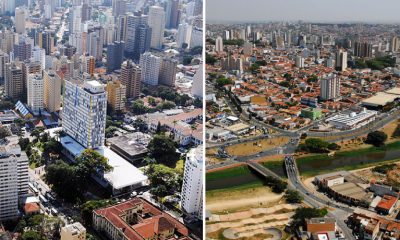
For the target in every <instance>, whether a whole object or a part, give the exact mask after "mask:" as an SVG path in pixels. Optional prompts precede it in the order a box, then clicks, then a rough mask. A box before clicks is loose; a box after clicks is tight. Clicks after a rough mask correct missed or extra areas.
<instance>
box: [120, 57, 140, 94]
mask: <svg viewBox="0 0 400 240" xmlns="http://www.w3.org/2000/svg"><path fill="white" fill-rule="evenodd" d="M120 80H121V83H122V84H123V85H125V86H126V98H138V97H139V96H140V86H141V81H142V69H141V68H140V66H139V65H136V64H134V63H132V61H130V60H128V61H126V62H124V63H123V64H122V66H121V77H120Z"/></svg>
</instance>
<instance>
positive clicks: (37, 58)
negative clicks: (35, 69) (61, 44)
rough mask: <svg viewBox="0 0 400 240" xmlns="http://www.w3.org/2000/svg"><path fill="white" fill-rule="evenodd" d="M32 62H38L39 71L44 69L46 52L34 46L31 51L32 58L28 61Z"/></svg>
mask: <svg viewBox="0 0 400 240" xmlns="http://www.w3.org/2000/svg"><path fill="white" fill-rule="evenodd" d="M30 60H31V61H32V62H39V63H40V66H41V69H42V70H43V69H45V68H46V51H45V50H44V49H43V48H40V47H39V46H35V47H33V49H32V57H31V59H30Z"/></svg>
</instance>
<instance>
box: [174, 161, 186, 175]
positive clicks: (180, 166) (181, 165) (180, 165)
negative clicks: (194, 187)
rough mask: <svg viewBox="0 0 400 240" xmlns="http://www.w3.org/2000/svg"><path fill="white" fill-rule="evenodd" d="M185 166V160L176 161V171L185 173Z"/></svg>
mask: <svg viewBox="0 0 400 240" xmlns="http://www.w3.org/2000/svg"><path fill="white" fill-rule="evenodd" d="M184 167H185V161H184V160H183V159H180V160H178V161H177V162H176V166H175V171H177V172H178V173H183V169H184Z"/></svg>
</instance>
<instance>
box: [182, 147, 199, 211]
mask: <svg viewBox="0 0 400 240" xmlns="http://www.w3.org/2000/svg"><path fill="white" fill-rule="evenodd" d="M203 163H204V159H203V146H202V145H199V146H197V147H196V148H194V149H191V150H190V151H189V152H188V154H187V155H186V161H185V172H184V175H183V184H182V192H181V206H182V209H183V210H184V211H185V212H187V213H189V214H193V215H195V216H196V217H197V218H198V219H203Z"/></svg>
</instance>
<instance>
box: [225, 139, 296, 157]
mask: <svg viewBox="0 0 400 240" xmlns="http://www.w3.org/2000/svg"><path fill="white" fill-rule="evenodd" d="M289 140H290V139H289V138H288V137H275V138H271V139H262V140H258V141H252V142H247V143H241V144H236V145H233V146H229V147H227V148H226V149H225V150H226V152H227V153H228V154H230V155H234V156H246V155H253V154H256V153H259V152H261V151H265V150H268V149H271V148H275V147H279V146H283V145H285V144H286V143H288V142H289Z"/></svg>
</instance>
